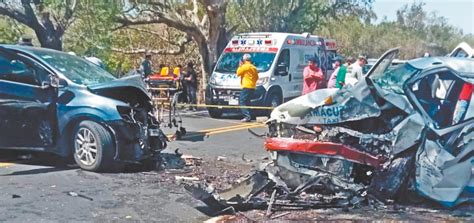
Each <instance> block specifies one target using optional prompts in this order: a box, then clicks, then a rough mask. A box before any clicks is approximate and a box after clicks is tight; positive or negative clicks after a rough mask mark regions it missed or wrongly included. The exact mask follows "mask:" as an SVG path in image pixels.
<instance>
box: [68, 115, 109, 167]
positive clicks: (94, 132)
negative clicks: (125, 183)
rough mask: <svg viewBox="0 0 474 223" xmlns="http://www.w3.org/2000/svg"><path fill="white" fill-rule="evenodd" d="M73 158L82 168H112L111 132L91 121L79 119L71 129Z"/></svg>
mask: <svg viewBox="0 0 474 223" xmlns="http://www.w3.org/2000/svg"><path fill="white" fill-rule="evenodd" d="M72 140H73V141H72V144H73V148H74V153H73V156H74V160H75V161H76V163H77V164H78V165H79V166H80V167H81V168H82V169H84V170H88V171H93V172H102V171H109V170H111V168H112V164H113V156H114V142H113V138H112V134H111V133H110V132H108V131H107V129H105V128H104V127H103V126H102V125H100V124H98V123H96V122H93V121H81V122H80V123H79V124H78V125H77V126H76V128H75V129H74V131H73V135H72Z"/></svg>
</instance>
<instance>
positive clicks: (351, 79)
mask: <svg viewBox="0 0 474 223" xmlns="http://www.w3.org/2000/svg"><path fill="white" fill-rule="evenodd" d="M366 64H367V58H366V57H365V56H359V58H358V59H357V61H354V59H352V58H348V59H347V60H345V61H344V59H343V58H342V57H340V56H337V57H336V58H335V59H334V64H333V67H334V71H333V72H332V74H331V76H330V77H329V80H328V82H327V84H326V86H327V87H328V88H339V89H340V88H342V87H343V86H345V85H355V84H356V83H357V82H358V81H359V80H360V79H361V78H362V77H363V75H364V73H363V67H364V66H365V65H366ZM303 78H304V84H303V92H302V94H303V95H305V94H308V93H310V92H313V91H315V90H317V89H320V88H322V87H321V86H324V81H325V78H324V74H323V72H322V70H321V68H320V67H319V60H318V58H317V57H312V58H310V59H309V60H308V66H306V67H305V68H304V71H303Z"/></svg>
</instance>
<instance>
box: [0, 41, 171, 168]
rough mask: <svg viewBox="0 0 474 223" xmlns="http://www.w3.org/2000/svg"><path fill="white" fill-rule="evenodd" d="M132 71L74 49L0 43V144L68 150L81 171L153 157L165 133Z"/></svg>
mask: <svg viewBox="0 0 474 223" xmlns="http://www.w3.org/2000/svg"><path fill="white" fill-rule="evenodd" d="M153 109H154V108H153V106H152V104H151V98H150V96H149V94H148V92H147V90H146V87H145V85H144V83H143V80H142V79H141V77H140V76H131V77H127V78H122V79H117V78H115V77H114V76H112V75H111V74H110V73H108V72H107V71H105V70H103V69H102V68H100V67H98V66H95V65H94V64H92V63H90V62H88V61H86V60H85V59H82V58H80V57H77V56H73V55H70V54H67V53H64V52H59V51H55V50H49V49H43V48H34V47H25V46H11V45H0V148H1V149H16V150H33V151H44V152H51V153H55V154H59V155H61V156H63V157H71V156H73V157H74V160H75V162H76V163H77V164H78V165H79V166H80V167H81V168H82V169H85V170H90V171H114V170H117V168H118V167H120V166H122V165H121V164H124V163H143V162H149V161H150V162H153V160H154V159H156V157H157V155H158V153H159V152H160V151H161V150H163V149H164V148H165V147H166V141H167V139H166V136H164V134H163V133H162V131H161V130H160V128H159V123H158V122H157V120H156V119H155V118H154V117H153V115H152V113H153Z"/></svg>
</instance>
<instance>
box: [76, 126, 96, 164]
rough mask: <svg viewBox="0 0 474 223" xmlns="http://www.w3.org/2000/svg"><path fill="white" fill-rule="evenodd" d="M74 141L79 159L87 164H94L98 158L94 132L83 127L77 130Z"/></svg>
mask: <svg viewBox="0 0 474 223" xmlns="http://www.w3.org/2000/svg"><path fill="white" fill-rule="evenodd" d="M74 142H75V143H74V145H75V156H76V157H77V158H78V160H79V161H80V162H81V163H82V164H84V165H87V166H90V165H92V164H94V163H95V162H96V159H97V140H96V138H95V136H94V134H93V133H92V132H91V131H90V130H89V129H87V128H81V129H79V131H77V134H76V136H75V138H74Z"/></svg>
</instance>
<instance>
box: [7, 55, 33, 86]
mask: <svg viewBox="0 0 474 223" xmlns="http://www.w3.org/2000/svg"><path fill="white" fill-rule="evenodd" d="M0 80H7V81H14V82H18V83H23V84H31V85H39V81H38V79H37V77H36V71H35V69H33V68H32V67H30V66H28V65H27V64H25V63H24V62H23V61H22V60H20V59H19V58H13V59H11V58H9V57H6V56H4V55H0Z"/></svg>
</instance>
